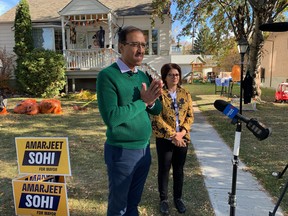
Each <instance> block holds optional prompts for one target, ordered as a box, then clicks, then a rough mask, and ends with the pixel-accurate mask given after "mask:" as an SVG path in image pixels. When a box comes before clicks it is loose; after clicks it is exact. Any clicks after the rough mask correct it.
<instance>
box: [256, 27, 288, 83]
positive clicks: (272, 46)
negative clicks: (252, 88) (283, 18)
mask: <svg viewBox="0 0 288 216" xmlns="http://www.w3.org/2000/svg"><path fill="white" fill-rule="evenodd" d="M287 54H288V32H276V33H271V34H270V36H269V37H268V39H267V40H266V41H265V43H264V46H263V56H262V59H261V67H262V68H264V69H265V79H264V80H263V79H262V85H263V87H272V88H276V87H277V86H278V84H279V83H281V82H285V81H286V80H287V79H288V69H287V68H288V61H287Z"/></svg>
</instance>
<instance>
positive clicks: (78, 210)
mask: <svg viewBox="0 0 288 216" xmlns="http://www.w3.org/2000/svg"><path fill="white" fill-rule="evenodd" d="M185 87H186V88H188V89H189V90H190V91H191V93H192V97H193V100H194V101H197V104H198V106H199V108H200V109H201V110H202V112H203V114H204V115H205V116H206V117H207V119H208V121H209V122H210V123H211V124H212V125H213V126H214V127H215V129H216V130H217V131H218V132H219V134H220V135H221V136H222V138H223V139H224V140H225V141H226V143H227V144H228V145H229V146H230V147H231V148H233V142H234V135H235V134H234V133H235V130H234V128H235V127H234V126H233V125H231V124H230V120H229V119H228V118H227V117H226V116H224V115H222V114H221V113H219V111H217V110H215V108H214V106H213V103H214V101H215V99H220V98H221V99H223V100H229V99H228V98H227V97H220V96H219V93H218V95H217V94H215V87H214V85H210V84H193V85H185ZM236 92H239V86H235V87H234V89H233V93H234V94H235V93H236ZM22 99H23V98H9V99H8V111H10V114H9V115H6V116H0V119H1V120H0V135H1V142H0V148H1V151H0V163H1V169H0V215H5V216H6V215H7V216H12V215H15V213H14V201H13V192H12V179H14V178H17V177H18V176H19V175H18V170H17V157H16V149H15V143H14V139H15V137H24V136H35V137H39V136H51V137H54V136H62V137H63V136H64V137H68V139H69V146H70V159H71V168H72V176H71V177H67V178H66V182H67V191H68V201H69V209H70V215H71V216H104V215H106V212H105V211H106V207H107V192H108V191H107V188H108V186H107V175H106V166H105V164H104V160H103V144H104V142H105V125H104V123H103V121H102V119H101V117H100V114H99V111H98V107H97V102H96V101H93V102H92V103H90V104H89V105H88V109H87V111H78V112H76V111H74V110H73V109H72V106H73V105H83V104H85V103H86V101H80V100H79V99H78V98H76V97H75V98H70V99H61V103H62V107H63V114H62V115H43V114H40V115H36V116H27V115H17V114H13V113H12V110H13V108H14V106H15V105H16V104H17V102H19V101H20V100H22ZM262 99H263V100H265V101H266V103H261V104H257V111H255V112H252V111H243V115H245V116H247V117H254V118H255V117H256V118H257V119H258V120H259V121H260V122H263V123H265V124H266V125H267V126H269V127H271V128H272V130H273V133H272V135H271V136H270V137H269V138H267V139H265V140H263V141H258V140H257V139H256V138H255V136H254V135H253V134H252V133H251V132H250V131H248V129H246V127H243V132H242V137H241V148H240V155H239V157H240V159H241V160H242V161H243V162H245V163H246V165H247V166H248V170H247V171H249V172H251V173H252V174H253V175H254V176H256V177H257V179H258V180H259V181H260V182H261V183H262V185H263V186H264V187H265V189H266V190H267V191H268V192H269V193H270V194H271V195H272V196H273V198H274V199H275V201H276V200H277V199H278V197H279V195H280V193H281V191H282V189H283V185H284V184H285V183H286V181H287V174H285V175H284V176H283V179H276V178H275V177H273V176H272V175H271V173H272V172H273V171H282V170H283V168H284V167H285V166H286V164H287V158H286V157H287V151H288V144H287V135H286V131H287V130H286V127H287V126H286V125H287V121H288V115H287V107H288V104H279V103H278V104H276V103H273V101H274V90H271V89H263V92H262ZM38 100H39V101H40V100H41V99H38ZM151 152H152V158H153V160H152V166H151V168H150V173H149V176H148V179H147V182H146V185H145V190H144V194H143V197H142V201H141V203H140V212H141V214H140V215H141V216H158V215H160V214H159V207H158V205H159V198H158V192H157V155H156V149H155V143H154V138H153V137H152V138H151ZM171 183H172V178H170V184H169V186H170V189H169V192H170V194H169V197H172V194H171V192H172V188H171ZM183 192H184V195H183V196H184V197H183V198H184V200H185V201H186V203H187V213H186V215H188V216H194V215H197V216H212V215H214V213H213V210H212V208H211V205H210V202H209V197H208V194H207V191H206V188H205V186H204V181H203V177H202V175H201V170H200V168H199V164H198V161H197V158H196V155H195V153H194V151H193V147H191V148H190V149H189V151H188V155H187V160H186V165H185V184H184V190H183ZM170 201H172V199H170ZM172 205H173V204H172V202H171V206H172ZM227 205H228V204H227ZM281 207H282V209H284V210H285V212H286V214H287V215H288V196H287V194H286V195H285V197H284V199H283V201H282V203H281ZM171 210H172V213H171V215H172V216H175V215H178V214H177V212H176V211H175V209H174V208H172V209H171ZM271 210H272V209H271ZM267 214H268V213H267Z"/></svg>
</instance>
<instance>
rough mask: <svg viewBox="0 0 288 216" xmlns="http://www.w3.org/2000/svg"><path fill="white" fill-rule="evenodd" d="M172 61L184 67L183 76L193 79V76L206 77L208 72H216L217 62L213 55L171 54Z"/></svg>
mask: <svg viewBox="0 0 288 216" xmlns="http://www.w3.org/2000/svg"><path fill="white" fill-rule="evenodd" d="M171 62H175V63H177V64H179V66H180V67H181V69H182V78H183V79H185V80H191V74H192V72H193V77H198V78H205V77H207V76H208V73H211V72H214V71H215V68H216V64H215V62H214V61H213V56H212V55H205V56H202V55H175V54H174V55H171Z"/></svg>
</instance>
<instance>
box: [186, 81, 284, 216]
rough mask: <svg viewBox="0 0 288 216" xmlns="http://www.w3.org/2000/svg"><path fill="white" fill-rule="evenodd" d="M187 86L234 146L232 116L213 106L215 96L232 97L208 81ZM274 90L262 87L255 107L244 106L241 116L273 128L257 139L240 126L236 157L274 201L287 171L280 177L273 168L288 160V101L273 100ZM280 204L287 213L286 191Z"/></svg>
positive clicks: (213, 122) (201, 107) (281, 165)
mask: <svg viewBox="0 0 288 216" xmlns="http://www.w3.org/2000/svg"><path fill="white" fill-rule="evenodd" d="M186 88H187V89H189V90H190V92H191V93H192V97H193V99H194V101H197V104H198V106H199V108H200V110H202V113H203V114H204V115H205V116H206V117H207V119H208V121H209V122H210V123H211V124H212V125H213V126H214V128H215V129H216V130H217V131H218V133H219V134H220V136H221V137H222V138H223V139H224V140H225V141H226V143H227V144H228V145H229V146H230V147H231V149H233V144H234V138H235V130H234V129H231V128H235V126H233V125H231V124H230V122H231V120H229V118H227V117H226V116H225V115H223V114H221V112H219V111H218V110H216V109H215V108H214V105H213V103H214V101H215V100H216V99H222V100H226V101H230V100H231V98H228V97H227V96H226V95H224V97H220V96H219V94H218V95H215V87H214V85H210V84H202V85H200V84H199V85H195V84H193V85H186ZM239 92H240V89H239V86H238V87H237V86H236V87H235V88H234V91H233V93H234V94H236V95H237V96H239V94H240V93H239ZM234 94H233V95H234ZM274 94H275V90H274V89H268V88H263V89H262V96H261V99H262V100H263V102H261V103H259V102H257V111H248V110H244V109H243V112H242V114H243V115H244V116H246V117H248V118H257V119H258V120H259V122H262V123H263V124H265V125H266V126H267V127H270V128H271V129H272V134H271V136H270V137H268V138H267V139H265V140H262V141H259V140H257V139H256V137H255V136H254V135H253V134H252V133H251V132H250V131H249V130H248V129H247V128H246V127H245V126H244V127H242V131H243V132H242V135H241V147H240V153H239V157H240V159H241V160H242V161H243V162H244V163H245V164H246V165H247V166H248V170H247V171H249V172H251V173H252V174H253V175H254V176H255V177H256V178H257V179H258V180H259V182H260V183H261V184H262V185H263V186H264V188H265V189H266V190H267V191H268V192H269V193H270V194H271V195H272V197H273V198H274V199H275V201H277V200H278V197H279V196H280V193H281V192H282V190H283V186H284V184H285V183H286V181H288V173H286V174H285V175H284V176H283V178H282V179H277V178H275V177H273V176H272V172H274V171H276V172H280V171H282V170H283V169H284V168H285V166H286V164H287V153H288V143H287V135H286V133H287V123H288V112H287V110H288V103H274ZM243 106H244V102H243ZM281 207H282V208H283V209H284V210H285V212H286V214H287V215H288V194H285V196H284V199H283V200H282V202H281ZM272 210H273V209H271V211H272ZM267 215H268V213H267Z"/></svg>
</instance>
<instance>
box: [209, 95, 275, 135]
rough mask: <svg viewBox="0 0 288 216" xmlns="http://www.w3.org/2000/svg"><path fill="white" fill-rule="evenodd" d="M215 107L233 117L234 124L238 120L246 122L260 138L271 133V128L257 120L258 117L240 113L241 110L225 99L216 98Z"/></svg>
mask: <svg viewBox="0 0 288 216" xmlns="http://www.w3.org/2000/svg"><path fill="white" fill-rule="evenodd" d="M214 107H215V108H216V109H217V110H219V111H220V112H222V113H223V114H224V115H226V116H228V117H229V118H231V119H232V122H231V123H232V124H236V123H237V121H238V120H240V121H243V122H245V123H246V127H247V128H248V129H249V130H250V131H251V132H252V133H253V134H254V136H256V137H257V138H258V139H259V140H264V139H266V138H267V137H268V136H270V135H271V129H270V128H266V127H265V125H264V124H262V123H260V122H258V121H257V119H254V118H251V119H248V118H246V117H245V116H243V115H241V114H239V113H238V112H239V110H238V109H237V108H236V107H234V106H232V105H231V104H230V103H228V102H226V101H223V100H216V101H215V102H214Z"/></svg>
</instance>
